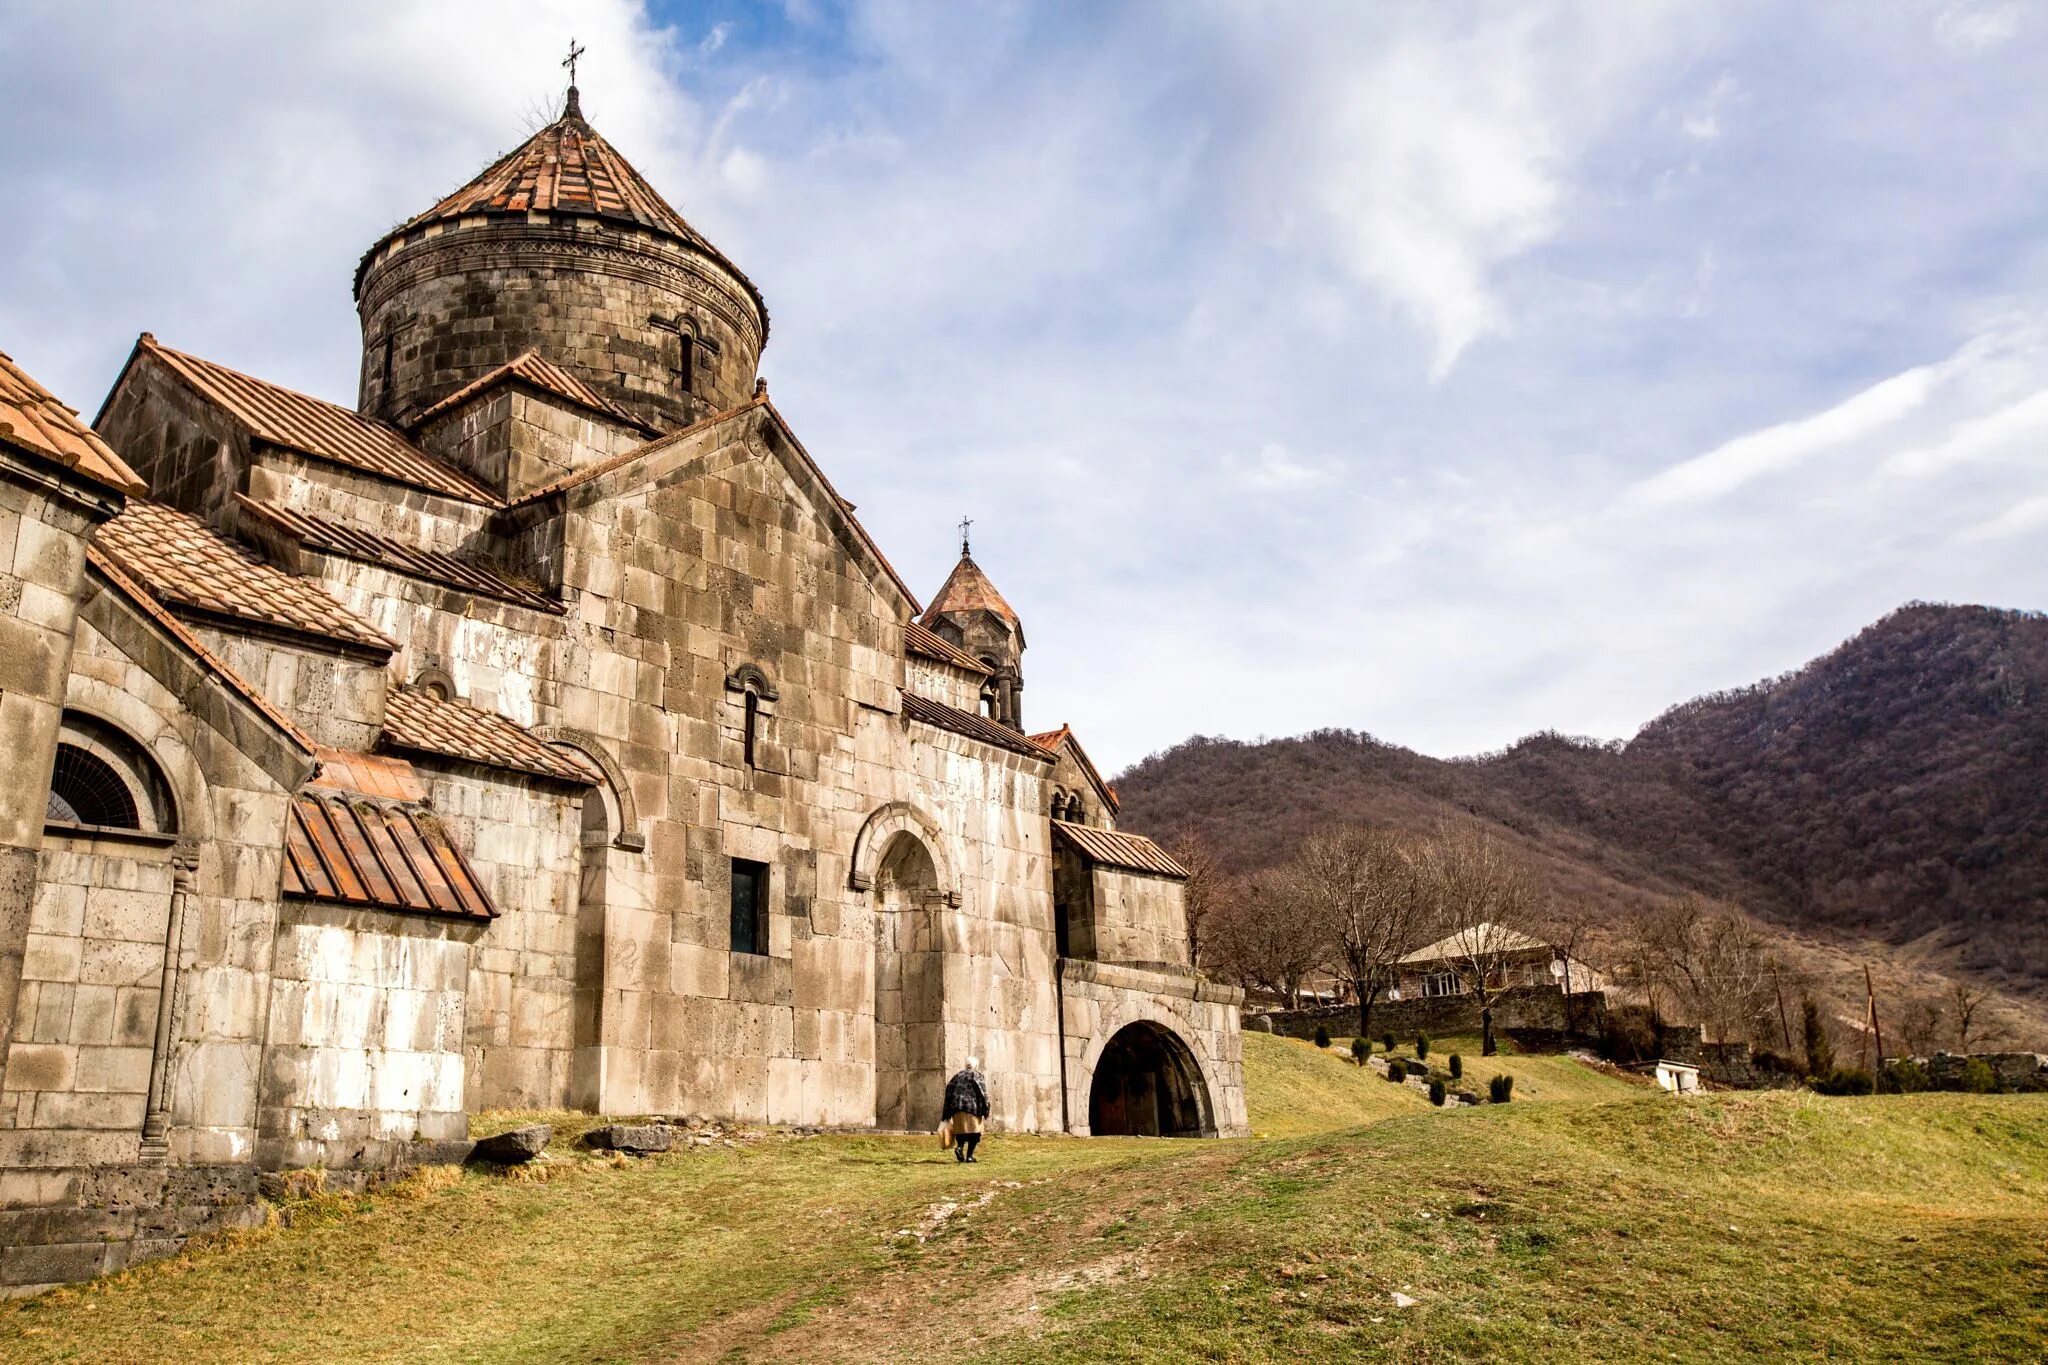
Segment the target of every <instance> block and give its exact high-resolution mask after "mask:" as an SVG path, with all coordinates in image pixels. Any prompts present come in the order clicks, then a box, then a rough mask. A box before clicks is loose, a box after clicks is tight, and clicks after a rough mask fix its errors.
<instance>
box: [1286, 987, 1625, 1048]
mask: <svg viewBox="0 0 2048 1365" xmlns="http://www.w3.org/2000/svg"><path fill="white" fill-rule="evenodd" d="M1606 1006H1607V997H1606V996H1605V995H1604V994H1602V993H1600V992H1598V991H1580V992H1577V993H1575V994H1573V995H1571V996H1566V995H1565V993H1564V992H1563V991H1562V990H1560V989H1558V988H1557V987H1556V986H1527V987H1517V988H1515V989H1512V990H1509V991H1506V992H1504V993H1503V994H1502V995H1501V996H1500V997H1499V999H1498V1001H1497V1002H1496V1003H1495V1005H1494V1008H1493V1026H1494V1028H1495V1030H1497V1031H1504V1032H1518V1033H1519V1032H1527V1033H1533V1034H1541V1035H1554V1036H1555V1037H1557V1038H1559V1039H1562V1038H1563V1037H1565V1036H1566V1035H1582V1036H1586V1037H1591V1036H1593V1035H1595V1034H1597V1033H1598V1031H1599V1026H1600V1025H1599V1021H1600V1018H1601V1016H1602V1014H1604V1012H1605V1010H1606ZM1262 1017H1263V1018H1265V1019H1266V1020H1268V1021H1270V1022H1271V1024H1272V1026H1273V1031H1274V1032H1275V1033H1279V1034H1284V1035H1285V1036H1287V1037H1289V1038H1313V1037H1314V1036H1315V1032H1316V1028H1317V1026H1318V1025H1321V1026H1322V1027H1324V1028H1327V1029H1329V1031H1330V1036H1331V1037H1332V1038H1350V1037H1351V1036H1352V1035H1353V1034H1355V1033H1357V1032H1358V1006H1357V1005H1355V1004H1351V1005H1326V1006H1319V1007H1316V1008H1313V1009H1300V1010H1274V1011H1271V1012H1270V1013H1267V1014H1265V1015H1264V1016H1262ZM1479 1027H1480V1019H1479V1001H1478V1000H1477V999H1476V998H1474V997H1473V996H1470V995H1446V996H1433V997H1425V998H1422V999H1407V1000H1387V999H1384V998H1382V999H1380V1000H1376V1001H1374V1002H1373V1007H1372V1032H1373V1037H1374V1038H1375V1039H1377V1038H1378V1037H1379V1036H1380V1035H1381V1034H1382V1033H1385V1032H1387V1031H1388V1030H1392V1032H1393V1033H1394V1036H1395V1037H1397V1038H1403V1039H1407V1038H1412V1037H1413V1036H1414V1035H1415V1034H1417V1033H1425V1034H1428V1035H1429V1036H1430V1037H1432V1038H1444V1037H1450V1036H1452V1035H1454V1034H1477V1033H1478V1032H1479Z"/></svg>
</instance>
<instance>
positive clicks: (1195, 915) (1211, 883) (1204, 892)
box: [1172, 833, 1224, 968]
mask: <svg viewBox="0 0 2048 1365" xmlns="http://www.w3.org/2000/svg"><path fill="white" fill-rule="evenodd" d="M1172 853H1173V856H1174V857H1175V858H1177V859H1178V860H1179V861H1180V864H1181V866H1182V867H1185V868H1186V869H1187V870H1188V879H1187V883H1186V885H1185V887H1184V889H1183V891H1182V904H1183V905H1185V906H1186V908H1187V919H1188V965H1189V966H1192V967H1197V968H1199V967H1200V966H1202V953H1203V950H1204V949H1205V948H1208V947H1209V944H1208V942H1207V935H1208V930H1209V923H1210V921H1211V919H1212V918H1214V916H1215V914H1216V911H1217V908H1218V906H1219V904H1220V903H1221V901H1222V898H1223V894H1224V888H1223V879H1224V870H1223V864H1222V863H1221V862H1220V861H1219V860H1218V859H1217V857H1216V850H1215V849H1214V848H1213V847H1211V846H1210V844H1209V841H1208V840H1207V839H1204V838H1203V837H1202V836H1201V835H1199V834H1192V833H1191V834H1184V835H1182V836H1181V837H1180V838H1179V839H1176V840H1175V841H1174V842H1173V845H1172Z"/></svg>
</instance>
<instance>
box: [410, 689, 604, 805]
mask: <svg viewBox="0 0 2048 1365" xmlns="http://www.w3.org/2000/svg"><path fill="white" fill-rule="evenodd" d="M383 743H384V744H385V745H386V746H388V747H391V748H397V749H411V750H414V751H417V752H419V753H427V754H440V755H442V756H443V757H445V758H459V759H462V760H463V761H465V762H468V763H480V764H483V765H484V766H485V767H489V768H510V769H512V770H513V771H515V772H523V773H533V774H536V775H538V776H540V777H552V778H555V779H557V780H559V781H563V782H576V783H581V784H583V785H585V786H595V785H596V784H597V783H598V782H599V781H601V780H602V774H600V773H597V772H595V771H593V770H592V769H591V768H590V767H588V766H587V765H586V764H585V763H583V762H582V760H580V759H578V758H577V757H576V756H575V755H573V754H571V753H569V752H568V751H567V750H565V749H558V748H556V747H555V746H554V745H552V744H549V743H548V742H547V741H545V740H543V739H541V738H539V737H538V736H536V735H535V734H533V733H532V732H531V731H529V730H527V729H525V728H523V727H522V726H520V725H517V724H515V723H514V722H512V721H509V720H507V719H505V717H503V716H500V715H495V714H493V713H492V712H489V711H483V710H479V709H478V708H476V707H474V706H471V705H469V704H468V703H467V702H460V701H450V700H447V699H445V698H441V697H437V696H435V695H434V694H433V693H431V692H426V691H423V690H421V689H418V688H411V687H394V688H392V689H391V690H390V691H389V692H388V693H386V694H385V698H384V739H383Z"/></svg>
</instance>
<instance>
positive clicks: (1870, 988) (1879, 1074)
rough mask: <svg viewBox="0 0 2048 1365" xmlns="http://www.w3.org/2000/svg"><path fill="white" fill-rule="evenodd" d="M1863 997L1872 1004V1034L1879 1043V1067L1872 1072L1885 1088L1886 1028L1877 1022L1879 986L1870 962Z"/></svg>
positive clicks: (1865, 969) (1874, 1078)
mask: <svg viewBox="0 0 2048 1365" xmlns="http://www.w3.org/2000/svg"><path fill="white" fill-rule="evenodd" d="M1863 997H1864V999H1865V1000H1866V1001H1867V1002H1868V1003H1869V1006H1870V1036H1871V1038H1872V1039H1873V1040H1874V1041H1875V1042H1876V1044H1877V1067H1876V1069H1875V1070H1873V1071H1872V1072H1871V1073H1870V1074H1871V1077H1872V1080H1873V1082H1874V1083H1875V1087H1876V1088H1877V1089H1879V1090H1882V1089H1884V1029H1883V1027H1882V1026H1881V1025H1879V1023H1878V1022H1877V987H1876V986H1875V985H1874V984H1872V982H1871V979H1870V964H1869V963H1868V962H1866V963H1864V964H1863Z"/></svg>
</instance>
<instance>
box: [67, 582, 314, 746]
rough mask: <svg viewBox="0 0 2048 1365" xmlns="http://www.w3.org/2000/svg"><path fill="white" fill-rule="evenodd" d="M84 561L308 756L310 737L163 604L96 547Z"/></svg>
mask: <svg viewBox="0 0 2048 1365" xmlns="http://www.w3.org/2000/svg"><path fill="white" fill-rule="evenodd" d="M85 559H86V562H87V563H88V564H90V565H91V566H92V567H93V568H94V569H95V570H97V571H98V572H99V573H100V574H101V576H103V577H104V578H105V579H106V580H107V582H109V583H111V584H113V585H114V587H115V588H116V589H117V590H118V591H119V592H120V593H121V595H122V596H123V597H126V598H127V599H128V600H129V601H130V602H132V603H134V604H135V606H136V607H137V608H138V609H140V610H141V612H142V613H143V615H145V616H147V617H149V619H150V620H151V621H153V622H155V623H156V625H157V627H158V628H159V629H161V630H162V631H163V632H164V633H165V634H166V635H169V636H170V637H171V638H172V639H174V640H176V641H177V642H178V643H179V644H180V645H182V646H184V647H185V649H186V650H187V651H188V652H190V653H191V654H192V656H193V657H194V658H196V659H198V660H199V662H200V664H201V665H203V666H204V667H205V668H206V669H207V670H208V671H209V672H211V673H212V674H213V675H214V676H215V677H217V678H219V679H220V680H221V682H222V683H223V684H225V685H226V686H227V688H228V690H229V691H231V692H233V693H234V694H235V695H237V696H239V697H240V698H241V699H242V700H243V701H245V702H247V703H248V704H249V705H250V706H251V707H253V708H255V710H256V712H257V713H258V714H259V715H261V716H262V717H263V718H264V719H265V720H267V721H269V722H270V723H271V724H272V725H274V726H276V727H277V728H278V729H279V730H281V731H282V732H283V733H284V734H285V735H286V737H288V738H289V739H290V740H291V741H292V742H293V743H294V744H296V745H297V746H298V747H299V748H300V749H302V750H304V751H305V752H306V753H309V754H310V753H313V752H314V751H315V749H316V746H315V745H314V743H313V740H312V737H311V736H310V735H308V734H307V733H306V732H305V731H304V730H301V729H300V728H299V727H298V726H297V725H295V724H294V723H293V722H292V718H291V717H290V716H287V715H286V714H285V713H284V712H283V711H281V710H279V709H278V708H277V707H276V706H275V705H273V704H272V703H271V700H270V699H269V698H268V697H266V696H264V695H263V694H262V693H261V692H258V691H257V690H256V689H255V688H254V687H252V686H250V684H249V682H248V681H247V680H246V679H245V678H243V677H242V675H241V674H239V673H237V672H235V670H234V669H232V668H230V667H228V665H227V662H226V661H225V660H223V659H222V658H220V657H219V656H218V655H216V654H215V653H214V652H213V651H212V650H210V649H208V648H207V647H206V645H205V643H204V642H202V641H201V640H200V638H199V637H198V636H197V635H194V634H193V633H192V632H191V631H190V630H189V629H187V628H186V626H185V623H184V622H183V621H180V620H179V619H178V618H177V617H175V616H173V615H171V614H170V612H168V611H166V610H165V609H164V605H163V603H161V602H159V601H157V600H156V598H154V597H152V596H151V595H150V594H149V592H148V591H147V590H145V589H144V588H143V586H142V585H141V584H140V583H137V582H136V581H135V580H134V579H133V578H130V577H129V576H128V575H127V574H125V573H123V572H122V571H121V569H120V566H118V565H117V564H115V563H114V562H113V561H112V560H111V559H109V558H107V556H106V554H105V552H104V551H102V550H101V549H100V548H99V547H98V546H97V545H93V546H89V547H87V549H86V552H85Z"/></svg>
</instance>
